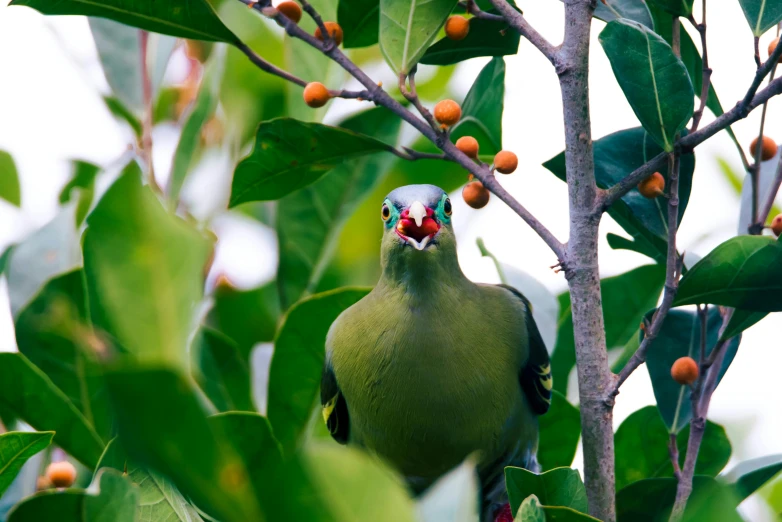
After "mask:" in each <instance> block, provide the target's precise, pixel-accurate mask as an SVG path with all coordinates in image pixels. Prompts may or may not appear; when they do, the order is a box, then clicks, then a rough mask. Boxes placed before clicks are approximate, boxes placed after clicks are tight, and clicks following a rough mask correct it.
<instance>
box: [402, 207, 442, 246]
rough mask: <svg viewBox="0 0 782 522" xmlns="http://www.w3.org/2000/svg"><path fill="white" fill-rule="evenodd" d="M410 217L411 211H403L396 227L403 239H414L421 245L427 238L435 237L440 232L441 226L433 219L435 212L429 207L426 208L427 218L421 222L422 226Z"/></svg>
mask: <svg viewBox="0 0 782 522" xmlns="http://www.w3.org/2000/svg"><path fill="white" fill-rule="evenodd" d="M409 215H410V209H405V210H403V211H402V213H401V214H400V215H399V223H397V225H396V232H397V234H399V235H400V236H402V239H407V238H413V239H415V240H416V241H417V242H419V243H420V242H421V241H423V239H424V238H425V237H427V236H433V235H435V234H436V233H437V232H438V231H439V230H440V224H439V223H438V222H437V221H436V220H435V219H434V217H433V216H434V210H432V209H431V208H429V207H427V208H426V216H425V217H424V218H423V219H422V220H421V226H418V225H417V224H416V222H415V220H414V219H413V218H412V217H409Z"/></svg>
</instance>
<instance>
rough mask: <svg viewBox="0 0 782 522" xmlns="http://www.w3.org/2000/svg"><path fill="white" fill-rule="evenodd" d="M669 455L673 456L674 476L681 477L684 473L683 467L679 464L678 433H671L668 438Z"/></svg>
mask: <svg viewBox="0 0 782 522" xmlns="http://www.w3.org/2000/svg"><path fill="white" fill-rule="evenodd" d="M668 456H669V457H670V458H671V465H672V466H673V476H674V477H676V478H677V479H679V477H681V475H682V469H681V467H680V466H679V446H677V445H676V434H675V433H671V434H670V437H669V438H668Z"/></svg>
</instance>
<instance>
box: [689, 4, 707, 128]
mask: <svg viewBox="0 0 782 522" xmlns="http://www.w3.org/2000/svg"><path fill="white" fill-rule="evenodd" d="M701 10H702V11H703V18H701V23H699V24H698V23H696V22H695V19H694V18H693V17H692V15H690V17H689V20H690V23H692V25H693V26H694V27H695V29H697V30H698V33H699V34H700V36H701V54H702V59H701V61H702V65H703V67H702V73H701V96H700V105H699V106H698V110H697V111H695V113H694V114H693V115H692V126H691V127H690V132H695V131H696V130H698V125H700V122H701V118H703V112H704V111H705V110H706V102H707V101H708V99H709V88H710V87H711V73H712V71H711V68H710V67H709V48H708V46H707V45H706V0H703V3H702V8H701Z"/></svg>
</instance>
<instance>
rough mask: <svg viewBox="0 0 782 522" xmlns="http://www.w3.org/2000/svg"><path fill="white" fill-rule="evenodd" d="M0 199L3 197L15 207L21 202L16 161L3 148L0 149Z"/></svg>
mask: <svg viewBox="0 0 782 522" xmlns="http://www.w3.org/2000/svg"><path fill="white" fill-rule="evenodd" d="M0 199H4V200H6V201H7V202H9V203H10V204H12V205H16V206H17V207H18V206H20V205H21V204H22V193H21V189H20V187H19V173H18V172H17V171H16V163H15V162H14V158H12V157H11V155H10V154H8V153H7V152H6V151H4V150H0Z"/></svg>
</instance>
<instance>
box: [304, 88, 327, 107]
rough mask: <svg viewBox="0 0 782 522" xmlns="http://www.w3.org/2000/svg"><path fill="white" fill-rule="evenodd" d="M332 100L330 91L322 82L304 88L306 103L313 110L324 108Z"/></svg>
mask: <svg viewBox="0 0 782 522" xmlns="http://www.w3.org/2000/svg"><path fill="white" fill-rule="evenodd" d="M330 99H331V95H330V94H329V90H328V89H327V88H326V86H325V85H323V84H322V83H320V82H311V83H308V84H307V86H306V87H304V103H306V104H307V105H309V106H310V107H312V108H313V109H317V108H318V107H323V106H324V105H326V104H327V103H328V102H329V100H330Z"/></svg>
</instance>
